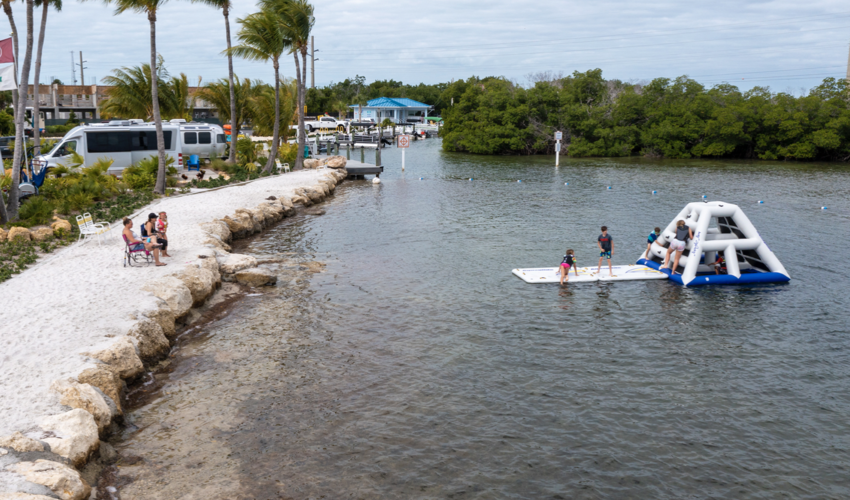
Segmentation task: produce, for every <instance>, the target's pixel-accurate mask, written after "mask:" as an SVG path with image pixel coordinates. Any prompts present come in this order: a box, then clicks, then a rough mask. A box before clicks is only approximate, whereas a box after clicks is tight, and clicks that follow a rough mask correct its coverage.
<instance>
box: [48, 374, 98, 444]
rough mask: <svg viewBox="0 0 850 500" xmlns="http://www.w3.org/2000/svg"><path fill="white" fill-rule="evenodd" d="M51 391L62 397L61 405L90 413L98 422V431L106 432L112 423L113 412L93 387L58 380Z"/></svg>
mask: <svg viewBox="0 0 850 500" xmlns="http://www.w3.org/2000/svg"><path fill="white" fill-rule="evenodd" d="M50 389H51V390H53V391H55V392H58V393H59V394H60V395H61V396H62V398H61V399H60V401H59V402H60V403H61V404H63V405H65V406H70V407H71V408H79V409H81V410H85V411H87V412H89V413H90V414H91V415H92V416H93V417H94V420H95V422H97V428H98V431H100V432H103V431H105V430H106V428H107V427H109V424H110V423H112V411H111V410H110V409H109V405H108V404H106V401H104V400H103V396H101V395H100V394H99V393H98V392H97V391H96V390H94V387H92V386H91V385H89V384H80V383H77V382H75V381H74V380H70V379H69V380H57V381H55V382H53V384H52V385H51V386H50Z"/></svg>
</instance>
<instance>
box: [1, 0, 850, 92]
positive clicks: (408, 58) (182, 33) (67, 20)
mask: <svg viewBox="0 0 850 500" xmlns="http://www.w3.org/2000/svg"><path fill="white" fill-rule="evenodd" d="M234 3H235V4H236V7H235V12H234V13H233V14H232V16H231V23H232V30H233V34H234V38H235V34H236V32H237V31H238V29H239V25H238V23H237V22H236V19H237V18H239V17H243V16H245V15H247V14H249V13H251V12H252V11H254V10H255V4H254V2H253V1H252V0H234ZM13 5H14V9H15V10H14V12H15V19H16V22H17V24H18V26H19V27H23V26H25V10H24V5H23V3H22V2H14V4H13ZM314 5H315V9H316V26H315V28H314V33H315V37H316V48H317V49H319V52H317V54H316V57H317V58H318V59H319V61H318V62H316V84H317V85H324V84H327V83H330V82H332V81H340V80H343V79H345V78H346V77H353V76H355V75H358V74H359V75H363V76H365V77H366V79H367V81H373V80H376V79H395V80H401V81H403V82H405V83H413V84H415V83H419V82H424V83H438V82H444V81H449V80H452V79H455V80H456V79H462V78H467V77H469V76H470V75H477V76H488V75H499V76H505V77H508V78H511V79H514V80H516V81H518V82H520V83H525V82H527V79H526V77H527V75H528V74H530V73H533V72H540V71H553V72H556V73H557V72H563V73H571V72H573V71H576V70H578V71H585V70H588V69H592V68H601V69H602V70H603V75H604V76H605V77H606V78H618V79H621V80H626V81H639V80H649V79H652V78H655V77H659V76H663V77H676V76H679V75H689V76H691V77H693V78H695V79H697V80H699V81H700V82H702V83H704V84H706V85H708V86H711V85H714V84H716V83H720V82H723V81H726V82H729V83H733V84H735V85H738V86H739V87H740V88H741V89H748V88H751V87H752V86H755V85H765V86H770V87H771V88H772V89H773V90H774V91H792V92H794V93H795V94H799V93H800V92H801V89H807V88H810V87H812V86H814V85H817V84H818V83H819V82H820V81H821V80H822V79H823V78H824V77H826V76H834V77H843V76H844V75H845V72H846V66H847V59H848V57H847V54H848V42H850V4H847V3H844V2H837V1H833V0H810V1H805V2H800V1H796V0H776V1H741V0H735V1H730V0H714V1H711V2H708V1H704V2H682V1H680V0H677V1H673V0H658V1H655V2H634V1H623V0H603V1H595V2H590V1H584V2H575V1H563V0H561V1H552V0H543V1H538V2H528V1H525V2H517V1H515V0H511V1H507V0H490V1H486V2H485V1H480V0H479V1H474V2H473V1H463V0H427V1H420V2H408V1H405V2H400V1H397V0H371V1H366V0H316V1H315V2H314ZM36 12H37V14H36V20H35V24H36V26H38V24H39V14H38V13H39V12H40V9H37V10H36ZM113 13H114V9H113V8H112V7H110V6H106V5H104V4H103V3H102V2H98V1H93V0H90V1H88V2H85V3H79V2H75V1H73V0H65V8H64V10H63V11H62V12H55V11H51V12H50V14H49V16H48V26H47V35H46V41H45V47H44V51H45V55H44V66H43V69H42V77H41V80H42V82H43V83H47V82H48V81H49V78H50V77H56V78H59V79H61V80H62V81H63V82H65V83H70V82H71V80H72V76H71V51H74V62H75V63H76V62H79V55H78V51H80V50H82V51H83V55H84V58H85V60H86V61H87V62H86V63H85V65H86V66H87V68H88V69H86V70H85V78H86V83H87V84H91V83H92V79H93V78H95V77H96V78H98V79H101V78H103V77H104V76H107V75H108V74H109V73H110V72H111V70H112V69H114V68H117V67H120V66H131V65H138V64H139V63H142V62H145V61H148V60H149V55H148V54H149V50H150V49H149V25H148V22H147V18H146V16H144V15H143V14H135V13H125V14H121V15H118V16H115V15H113ZM3 19H4V20H0V22H5V16H3ZM36 40H37V39H36ZM22 43H25V38H24V37H23V36H22ZM157 44H158V45H157V50H158V52H159V53H160V54H161V55H162V56H163V57H164V58H165V62H166V67H167V69H168V70H169V71H170V72H171V73H172V74H178V73H181V72H182V73H186V74H187V75H188V76H189V78H190V81H193V82H196V81H197V79H198V77H203V79H204V80H205V81H209V80H214V79H218V78H222V77H225V76H226V72H227V64H226V60H225V58H224V56H222V55H221V54H220V53H221V51H222V49H223V48H224V46H225V37H224V21H223V17H222V15H221V12H220V11H218V10H215V9H212V8H210V7H207V6H205V5H202V4H193V3H190V2H189V1H187V0H172V1H170V2H168V3H166V4H165V6H164V7H163V8H162V10H161V11H160V13H159V17H158V23H157ZM22 54H23V50H22ZM21 57H23V55H22V56H21ZM234 64H235V68H236V73H237V74H238V75H239V76H241V77H251V78H260V79H263V80H265V81H269V80H271V79H272V75H273V72H272V67H271V65H270V64H263V63H254V62H247V61H242V60H238V59H237V60H235V61H234ZM281 67H282V72H283V74H284V75H285V76H290V77H291V76H294V63H293V60H292V57H291V56H286V57H285V58H284V59H283V61H282V64H281ZM79 77H80V75H79V70H77V79H79ZM308 78H309V76H308Z"/></svg>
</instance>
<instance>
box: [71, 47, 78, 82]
mask: <svg viewBox="0 0 850 500" xmlns="http://www.w3.org/2000/svg"><path fill="white" fill-rule="evenodd" d="M71 80H73V82H74V85H76V84H77V63H75V62H74V51H73V50H72V51H71Z"/></svg>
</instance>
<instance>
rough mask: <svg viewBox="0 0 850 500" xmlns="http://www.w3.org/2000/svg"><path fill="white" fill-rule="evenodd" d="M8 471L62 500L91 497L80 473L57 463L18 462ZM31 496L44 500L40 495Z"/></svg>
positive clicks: (43, 461)
mask: <svg viewBox="0 0 850 500" xmlns="http://www.w3.org/2000/svg"><path fill="white" fill-rule="evenodd" d="M8 469H9V470H11V471H13V472H17V473H18V474H20V475H22V476H24V479H26V480H27V481H29V482H31V483H35V484H41V485H44V486H47V487H48V488H50V490H51V491H53V493H55V494H56V495H58V496H59V498H60V499H62V500H83V499H86V498H88V497H89V495H91V486H89V485H88V483H86V481H85V480H84V479H83V478H82V476H80V473H79V472H77V471H75V470H74V469H72V468H70V467H68V466H67V465H63V464H60V463H58V462H51V461H49V460H36V461H35V462H20V463H17V464H14V465H11V466H9V467H8ZM31 496H32V497H35V498H46V497H44V496H42V495H31ZM12 498H15V497H12ZM19 498H26V497H19Z"/></svg>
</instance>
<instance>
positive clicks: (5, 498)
mask: <svg viewBox="0 0 850 500" xmlns="http://www.w3.org/2000/svg"><path fill="white" fill-rule="evenodd" d="M0 500H56V499H55V498H53V497H46V496H44V495H33V494H32V493H0Z"/></svg>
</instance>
